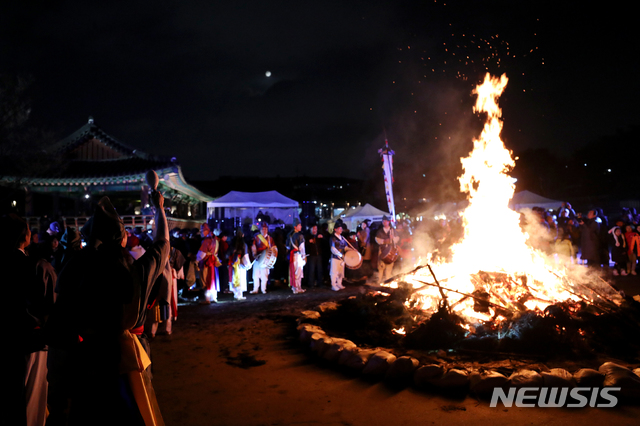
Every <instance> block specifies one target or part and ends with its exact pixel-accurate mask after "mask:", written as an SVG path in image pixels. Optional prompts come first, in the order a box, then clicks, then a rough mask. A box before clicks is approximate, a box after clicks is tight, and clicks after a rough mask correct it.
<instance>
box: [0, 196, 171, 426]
mask: <svg viewBox="0 0 640 426" xmlns="http://www.w3.org/2000/svg"><path fill="white" fill-rule="evenodd" d="M151 198H152V202H153V205H154V207H155V208H156V215H155V224H156V225H155V229H154V236H153V238H152V241H151V242H150V243H149V245H148V246H147V247H146V249H145V250H144V253H143V254H141V255H140V256H138V257H136V258H134V256H132V254H131V252H130V251H129V250H128V249H127V242H128V238H129V234H128V233H127V231H126V230H125V227H124V225H123V223H122V220H121V219H120V217H119V216H118V213H117V212H116V210H115V208H114V207H113V205H112V204H111V202H110V200H109V198H107V197H104V198H102V199H101V200H100V202H99V203H98V205H97V208H96V211H95V213H94V215H93V216H92V217H91V218H90V219H89V220H88V221H87V223H86V224H85V225H84V227H83V228H82V230H81V231H79V232H78V231H76V230H74V229H66V230H65V231H64V233H63V234H62V235H60V228H59V225H57V224H55V223H52V224H51V226H49V227H48V229H47V231H46V232H44V233H41V234H40V235H38V236H37V237H36V236H35V235H32V232H31V229H29V227H28V225H27V223H26V222H25V221H24V220H23V219H21V218H20V217H18V216H16V215H13V214H11V215H5V216H3V217H2V225H3V227H4V229H5V233H4V234H3V237H2V243H1V250H2V251H3V253H2V256H0V258H1V261H2V262H3V265H2V266H3V269H4V271H6V273H7V274H8V283H9V285H8V286H6V287H7V288H8V289H10V291H11V292H12V293H11V294H10V296H14V297H15V298H16V300H19V301H21V303H15V304H12V305H11V309H14V310H15V312H11V317H12V318H20V321H19V326H18V327H10V328H11V330H10V334H11V333H14V334H15V336H13V335H10V337H15V340H12V341H15V342H21V344H20V345H10V347H9V352H10V356H11V357H12V360H11V361H12V364H11V365H12V366H13V365H21V366H22V368H18V369H10V370H11V371H10V372H9V374H10V375H11V379H10V380H8V381H7V383H11V385H10V388H11V389H12V390H13V392H12V393H11V396H17V398H16V400H17V402H18V403H16V404H12V405H11V410H15V412H13V413H8V415H7V418H10V419H12V421H13V422H14V423H12V424H18V425H20V424H25V425H44V424H45V422H46V424H48V425H64V424H70V425H87V424H125V425H134V424H136V425H139V424H145V423H147V424H148V423H149V421H150V420H152V419H156V420H161V415H160V412H159V410H158V407H157V403H156V402H155V397H154V392H153V388H152V386H151V371H150V369H149V368H148V366H149V364H150V361H149V353H150V347H149V342H148V339H147V334H145V329H151V328H153V327H154V322H156V321H157V318H156V317H155V315H154V314H155V313H156V312H155V311H154V308H153V307H154V306H159V307H160V306H161V305H162V303H161V302H162V300H163V299H167V300H171V297H170V296H168V295H166V294H162V292H163V291H166V289H167V288H170V285H169V283H167V281H171V280H172V279H173V274H174V272H175V271H174V270H172V269H173V268H172V267H171V262H169V259H170V256H171V254H172V250H171V247H170V244H169V230H168V227H167V221H166V217H165V215H164V209H163V205H164V199H163V197H162V195H161V194H159V193H157V192H153V193H152V196H151ZM14 346H15V347H14ZM13 363H15V364H13ZM160 423H161V421H160Z"/></svg>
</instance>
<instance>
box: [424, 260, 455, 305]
mask: <svg viewBox="0 0 640 426" xmlns="http://www.w3.org/2000/svg"><path fill="white" fill-rule="evenodd" d="M427 267H428V268H429V272H431V276H432V277H433V280H434V281H435V282H436V284H437V285H438V290H439V291H440V296H441V297H442V306H443V307H444V308H445V309H446V310H447V312H449V313H451V309H450V308H449V302H448V300H447V296H446V295H445V294H444V291H442V286H441V285H440V283H439V282H438V279H437V278H436V274H434V273H433V269H431V265H429V264H427Z"/></svg>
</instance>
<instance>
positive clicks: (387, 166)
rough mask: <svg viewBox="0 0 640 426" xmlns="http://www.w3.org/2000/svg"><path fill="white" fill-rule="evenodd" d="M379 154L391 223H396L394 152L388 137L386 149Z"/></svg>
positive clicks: (382, 149) (385, 140) (380, 150)
mask: <svg viewBox="0 0 640 426" xmlns="http://www.w3.org/2000/svg"><path fill="white" fill-rule="evenodd" d="M378 154H380V157H381V159H382V174H383V176H384V189H385V193H386V194H387V205H388V206H389V213H390V214H391V221H392V222H393V223H395V222H396V207H395V203H394V201H393V155H394V154H395V153H394V152H393V150H391V149H390V148H389V141H388V140H387V138H386V136H385V139H384V148H381V149H379V150H378Z"/></svg>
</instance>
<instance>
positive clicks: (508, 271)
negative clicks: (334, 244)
mask: <svg viewBox="0 0 640 426" xmlns="http://www.w3.org/2000/svg"><path fill="white" fill-rule="evenodd" d="M507 82H508V79H507V77H506V75H504V74H503V75H502V76H501V77H499V78H498V77H492V76H491V75H489V74H487V75H486V77H485V79H484V82H483V83H482V84H480V85H478V86H477V87H476V88H475V90H474V91H473V94H474V95H476V96H477V101H476V105H475V107H474V112H475V113H477V114H485V115H486V121H485V124H484V128H483V130H482V133H481V134H480V136H479V138H478V139H476V140H474V141H473V149H472V151H471V153H470V154H469V156H468V157H466V158H462V159H461V162H462V166H463V174H462V176H460V177H459V181H460V187H461V190H462V191H463V192H464V193H467V194H468V200H469V206H468V207H467V208H466V210H465V211H464V212H463V213H462V222H463V226H464V237H463V239H462V240H461V242H459V243H458V244H456V245H454V246H453V247H452V249H451V251H452V258H451V261H450V262H448V263H440V264H432V265H430V266H429V270H427V269H424V268H423V269H421V270H420V271H419V272H415V273H413V274H411V275H408V276H405V277H404V278H403V280H404V281H406V282H408V283H410V284H411V285H413V287H414V296H413V303H416V305H417V306H420V307H422V309H424V310H426V311H429V312H436V311H438V309H439V308H440V307H442V306H443V305H444V306H445V307H448V308H449V309H450V311H451V312H455V313H456V314H458V315H459V316H461V317H463V318H465V319H466V320H467V321H469V322H477V321H489V320H493V321H498V322H499V321H501V320H503V319H504V316H503V315H507V314H508V313H514V312H523V311H525V310H530V311H539V312H542V311H544V309H545V308H546V307H547V306H549V305H552V304H555V303H558V302H563V301H574V302H578V301H583V302H587V303H590V302H593V301H594V299H597V298H598V297H599V296H598V295H599V294H600V293H598V289H597V288H594V287H592V286H588V285H586V284H576V283H575V282H574V280H573V279H572V276H571V275H570V274H569V272H568V271H567V269H566V267H565V266H564V265H562V264H559V263H558V262H556V261H555V260H554V259H553V258H552V257H549V256H547V255H545V254H544V253H542V252H540V251H538V250H536V249H534V248H532V247H531V246H530V245H528V244H527V240H528V239H529V235H527V233H525V232H523V230H522V228H521V224H520V215H519V213H517V212H515V211H513V210H511V209H510V208H509V207H508V204H509V201H510V200H511V198H512V196H513V194H514V190H515V186H514V179H512V178H511V177H510V176H509V172H510V171H511V170H512V169H513V167H514V166H515V162H514V159H513V158H512V153H511V151H509V150H508V149H507V148H506V147H505V146H504V143H503V142H502V140H501V139H500V132H501V130H502V119H501V117H502V111H501V109H500V108H499V106H498V98H499V96H500V95H501V94H502V92H503V91H504V89H505V87H506V85H507ZM489 224H499V229H498V230H496V228H495V227H493V226H489ZM431 266H433V268H431ZM430 272H431V274H430ZM580 281H584V277H583V278H582V279H581V280H580ZM389 285H390V286H391V287H394V288H395V287H397V283H396V282H392V283H390V284H389ZM479 302H480V303H479Z"/></svg>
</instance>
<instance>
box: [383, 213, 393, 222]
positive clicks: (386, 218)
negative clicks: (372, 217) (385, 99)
mask: <svg viewBox="0 0 640 426" xmlns="http://www.w3.org/2000/svg"><path fill="white" fill-rule="evenodd" d="M382 220H386V221H389V222H390V221H391V219H389V216H387V215H386V214H385V215H384V216H382Z"/></svg>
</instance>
